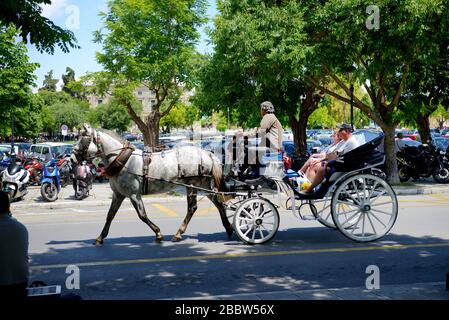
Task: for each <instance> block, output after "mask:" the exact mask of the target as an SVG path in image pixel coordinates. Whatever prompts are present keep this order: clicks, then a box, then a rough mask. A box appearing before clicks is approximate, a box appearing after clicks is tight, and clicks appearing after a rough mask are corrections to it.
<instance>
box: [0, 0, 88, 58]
mask: <svg viewBox="0 0 449 320" xmlns="http://www.w3.org/2000/svg"><path fill="white" fill-rule="evenodd" d="M50 3H51V1H50V0H2V1H1V2H0V23H3V24H5V25H9V24H13V25H15V27H16V28H17V30H18V32H19V33H20V36H21V37H22V40H23V41H24V42H25V43H27V42H28V41H29V42H30V43H31V44H33V45H35V46H36V48H37V50H39V51H40V52H46V53H48V54H53V53H54V49H55V46H56V45H57V46H58V47H59V48H60V49H61V50H62V51H63V52H69V50H70V48H79V46H78V45H77V44H76V38H75V36H74V34H73V32H71V31H69V30H66V29H63V28H61V27H58V26H57V25H55V24H54V23H53V22H52V21H51V20H49V19H47V18H45V17H42V16H41V13H42V8H41V7H40V5H41V4H50Z"/></svg>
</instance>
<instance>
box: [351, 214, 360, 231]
mask: <svg viewBox="0 0 449 320" xmlns="http://www.w3.org/2000/svg"><path fill="white" fill-rule="evenodd" d="M361 218H362V215H360V217H359V218H358V219H357V221H356V223H355V224H354V225H353V227H356V226H357V225H358V224H359V222H360V219H361ZM355 229H356V228H352V231H351V234H354V231H355Z"/></svg>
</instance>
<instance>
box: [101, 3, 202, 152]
mask: <svg viewBox="0 0 449 320" xmlns="http://www.w3.org/2000/svg"><path fill="white" fill-rule="evenodd" d="M108 9H109V10H108V12H107V13H102V14H101V16H102V18H103V23H104V29H102V30H99V31H97V32H96V33H95V41H96V42H98V43H101V44H102V46H103V52H100V53H97V60H98V61H99V63H101V64H102V65H103V66H104V68H105V70H106V71H107V72H108V73H109V74H110V79H111V80H112V83H113V85H114V86H118V85H120V84H122V83H123V82H125V84H126V83H129V82H134V83H138V84H143V85H146V86H147V87H148V89H149V90H151V91H152V92H154V94H155V99H154V100H155V104H154V105H153V106H152V110H151V112H150V113H149V114H148V116H147V118H146V119H144V120H142V119H141V118H140V117H139V115H138V114H137V113H136V111H135V110H134V109H133V108H132V105H131V104H130V103H126V104H125V106H126V108H127V111H128V113H129V115H130V116H131V118H132V119H133V120H134V122H135V123H136V124H137V126H138V127H139V129H140V130H141V132H142V133H143V135H144V140H145V144H146V145H149V146H156V145H157V144H158V137H159V123H160V119H161V117H164V116H166V115H167V114H168V113H169V112H170V110H171V109H172V108H173V107H174V106H175V105H176V103H177V102H178V101H179V99H180V97H181V95H182V92H183V90H185V89H188V88H189V87H190V80H191V77H190V76H189V75H190V74H191V73H192V66H194V65H195V60H196V59H197V58H196V53H195V43H196V41H197V40H198V39H199V36H200V35H199V32H198V27H199V26H200V25H202V24H203V23H204V22H205V21H206V19H205V10H206V1H205V0H167V1H162V2H161V1H156V0H129V1H119V0H110V1H109V2H108ZM117 79H120V81H117Z"/></svg>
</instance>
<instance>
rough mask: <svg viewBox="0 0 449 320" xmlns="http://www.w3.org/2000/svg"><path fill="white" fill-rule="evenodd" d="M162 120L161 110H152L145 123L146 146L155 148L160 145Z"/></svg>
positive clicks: (144, 136)
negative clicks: (160, 124)
mask: <svg viewBox="0 0 449 320" xmlns="http://www.w3.org/2000/svg"><path fill="white" fill-rule="evenodd" d="M160 121H161V114H160V112H159V111H151V112H150V114H149V115H148V117H147V119H146V123H145V128H144V131H143V132H142V134H143V141H144V144H145V146H148V147H150V148H151V149H153V150H155V148H156V147H158V146H159V123H160Z"/></svg>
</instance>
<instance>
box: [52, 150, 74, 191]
mask: <svg viewBox="0 0 449 320" xmlns="http://www.w3.org/2000/svg"><path fill="white" fill-rule="evenodd" d="M56 165H57V166H58V168H59V171H60V175H61V186H62V187H65V186H67V185H68V184H69V183H70V182H71V180H72V172H73V167H72V161H71V160H70V156H69V155H64V156H61V157H60V159H59V160H58V162H57V163H56Z"/></svg>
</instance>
